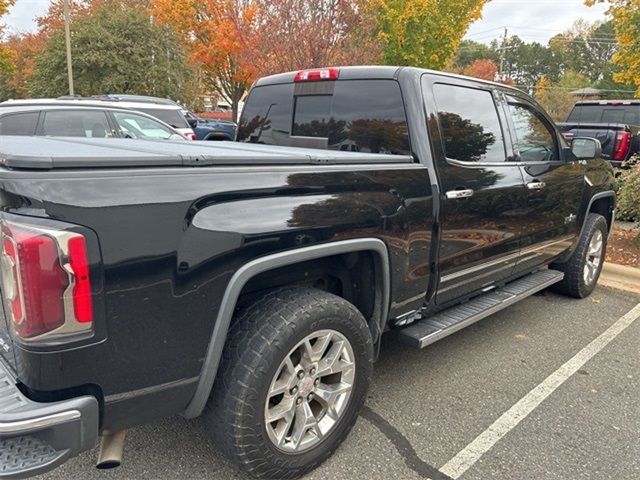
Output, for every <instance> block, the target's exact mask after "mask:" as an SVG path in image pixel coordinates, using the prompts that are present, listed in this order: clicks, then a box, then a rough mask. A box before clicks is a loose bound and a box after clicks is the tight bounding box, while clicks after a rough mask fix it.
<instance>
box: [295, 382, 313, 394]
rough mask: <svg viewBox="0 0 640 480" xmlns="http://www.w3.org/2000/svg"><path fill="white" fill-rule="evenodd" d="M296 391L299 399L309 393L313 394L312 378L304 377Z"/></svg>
mask: <svg viewBox="0 0 640 480" xmlns="http://www.w3.org/2000/svg"><path fill="white" fill-rule="evenodd" d="M298 391H299V392H300V396H301V397H306V396H307V395H309V394H310V393H311V392H313V378H311V377H305V378H303V379H302V381H301V382H300V386H299V387H298Z"/></svg>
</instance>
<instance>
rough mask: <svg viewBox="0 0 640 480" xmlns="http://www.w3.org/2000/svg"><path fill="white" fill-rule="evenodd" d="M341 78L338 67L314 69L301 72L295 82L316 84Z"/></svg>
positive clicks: (297, 74)
mask: <svg viewBox="0 0 640 480" xmlns="http://www.w3.org/2000/svg"><path fill="white" fill-rule="evenodd" d="M339 76H340V69H339V68H337V67H329V68H312V69H309V70H300V71H299V72H297V73H296V76H295V77H294V78H293V81H294V82H315V81H318V80H337V79H338V77H339Z"/></svg>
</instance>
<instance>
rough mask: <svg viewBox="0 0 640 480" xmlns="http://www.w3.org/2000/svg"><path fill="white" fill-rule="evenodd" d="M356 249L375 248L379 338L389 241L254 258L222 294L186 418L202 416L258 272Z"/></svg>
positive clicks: (358, 241)
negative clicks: (236, 319)
mask: <svg viewBox="0 0 640 480" xmlns="http://www.w3.org/2000/svg"><path fill="white" fill-rule="evenodd" d="M356 252H371V253H372V254H373V258H374V260H375V262H374V264H375V291H376V295H375V307H374V310H373V315H372V318H373V321H372V325H373V327H374V329H375V330H374V332H373V334H374V341H375V340H379V336H380V335H381V333H382V330H383V327H384V323H385V322H386V320H387V315H388V312H389V302H390V294H391V293H390V292H391V284H390V282H391V281H390V273H389V254H388V251H387V247H386V245H385V243H384V242H383V241H382V240H380V239H378V238H360V239H351V240H342V241H337V242H331V243H325V244H319V245H312V246H308V247H302V248H298V249H295V250H287V251H284V252H279V253H274V254H271V255H267V256H264V257H260V258H257V259H254V260H252V261H250V262H248V263H246V264H245V265H243V266H242V267H240V268H239V269H238V270H237V271H236V273H235V274H234V275H233V277H232V278H231V280H230V281H229V284H228V285H227V288H226V289H225V292H224V295H223V297H222V302H221V304H220V308H219V310H218V314H217V317H216V322H215V325H214V327H213V332H212V334H211V339H210V341H209V345H208V347H207V353H206V356H205V359H204V363H203V366H202V370H201V373H200V378H199V380H198V386H197V388H196V392H195V394H194V396H193V398H192V399H191V402H190V403H189V405H188V406H187V408H186V410H185V411H184V412H183V416H184V417H186V418H195V417H197V416H199V415H200V414H201V413H202V411H203V410H204V407H205V405H206V403H207V400H208V398H209V395H210V393H211V389H212V388H213V384H214V381H215V378H216V374H217V371H218V366H219V365H220V359H221V357H222V351H223V349H224V346H225V344H226V341H227V333H228V330H229V325H230V323H231V319H232V318H233V313H234V310H235V308H236V305H237V303H238V300H239V298H240V295H241V293H242V291H243V288H244V287H245V286H246V285H247V283H248V282H249V281H250V280H251V279H252V278H255V277H256V276H258V275H260V274H263V273H265V272H268V271H270V270H274V269H277V268H280V267H285V266H288V265H295V264H298V263H302V262H305V261H309V260H316V259H321V258H325V257H332V256H336V255H341V254H346V253H356Z"/></svg>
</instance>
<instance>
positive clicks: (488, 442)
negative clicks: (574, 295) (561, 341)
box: [440, 303, 640, 480]
mask: <svg viewBox="0 0 640 480" xmlns="http://www.w3.org/2000/svg"><path fill="white" fill-rule="evenodd" d="M638 318H640V303H639V304H638V305H636V306H635V307H634V308H632V309H631V310H630V311H629V312H628V313H627V314H626V315H624V316H623V317H621V318H620V319H618V320H617V321H616V323H614V324H613V325H611V326H610V327H609V328H607V329H606V330H605V331H604V332H603V333H602V334H601V335H600V336H598V337H597V338H596V339H595V340H593V341H592V342H591V343H590V344H589V345H587V346H586V347H584V348H583V349H582V350H580V351H579V352H578V353H577V354H576V355H575V356H574V357H572V358H571V359H570V360H569V361H567V362H566V363H565V364H564V365H562V366H561V367H560V368H558V369H557V370H556V371H555V372H553V373H552V374H551V375H549V376H548V377H547V378H546V379H545V380H544V381H543V382H542V383H541V384H539V385H538V386H537V387H535V388H534V389H533V390H531V391H530V392H529V393H527V394H526V395H525V396H524V397H522V399H520V400H519V401H518V403H516V404H515V405H514V406H512V407H511V408H510V409H509V410H507V411H506V412H505V413H503V414H502V416H501V417H500V418H498V419H497V420H496V421H495V422H493V424H491V426H490V427H489V428H487V429H486V430H485V431H484V432H482V433H481V434H480V435H478V436H477V437H476V438H475V440H473V441H472V442H471V443H470V444H469V445H467V446H466V447H465V448H464V449H463V450H462V451H460V452H459V453H458V454H457V455H456V456H455V457H453V458H452V459H451V460H449V461H448V462H447V463H446V464H445V465H444V466H443V467H442V468H440V471H441V472H442V473H444V474H445V475H448V476H449V477H451V478H452V479H454V480H455V479H457V478H460V476H461V475H462V474H463V473H464V472H466V471H467V470H468V469H469V468H470V467H471V466H473V464H474V463H476V462H477V461H478V460H479V459H480V457H482V455H484V454H485V453H487V451H488V450H489V449H490V448H491V447H493V446H494V445H495V444H496V443H497V442H498V441H499V440H500V439H501V438H502V437H504V436H505V435H506V434H507V433H509V431H511V429H513V428H514V427H515V426H516V425H518V424H519V423H520V422H521V421H522V420H524V419H525V418H526V417H527V415H529V414H530V413H531V412H532V411H533V410H535V408H536V407H537V406H538V405H540V403H542V402H543V401H544V399H545V398H547V397H548V396H549V395H551V394H552V393H553V392H554V390H555V389H556V388H558V387H559V386H560V385H562V384H563V383H564V382H565V381H566V380H567V379H568V378H569V377H570V376H571V375H573V374H574V373H576V372H577V371H578V370H579V369H580V368H581V367H582V366H583V365H584V364H585V363H587V362H588V361H589V360H590V359H591V358H592V357H593V356H594V355H595V354H597V353H598V352H599V351H600V350H602V349H603V348H604V347H606V346H607V345H608V344H609V342H611V340H613V339H614V338H616V337H617V336H618V335H619V334H620V333H621V332H622V331H623V330H624V329H625V328H627V327H628V326H629V325H631V324H632V323H633V322H634V321H635V320H637V319H638Z"/></svg>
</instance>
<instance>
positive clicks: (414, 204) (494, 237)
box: [0, 67, 615, 478]
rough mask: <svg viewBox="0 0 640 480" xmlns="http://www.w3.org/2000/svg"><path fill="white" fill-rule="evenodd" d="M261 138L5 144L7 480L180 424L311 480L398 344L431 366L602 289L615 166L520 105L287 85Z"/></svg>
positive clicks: (321, 83)
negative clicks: (525, 309) (166, 422)
mask: <svg viewBox="0 0 640 480" xmlns="http://www.w3.org/2000/svg"><path fill="white" fill-rule="evenodd" d="M238 139H239V140H241V141H243V142H245V143H240V142H219V143H218V142H216V143H211V142H188V143H185V142H166V143H162V144H159V143H157V142H145V141H143V140H131V139H100V138H95V139H91V138H44V137H9V136H7V137H2V138H0V202H1V210H0V222H1V243H2V251H1V262H0V269H1V274H2V275H1V282H2V283H1V290H2V302H3V312H4V318H2V319H0V478H12V477H26V476H29V475H35V474H38V473H42V472H44V471H47V470H50V469H52V468H54V467H56V466H57V465H60V464H61V463H62V462H64V461H66V460H67V459H69V458H70V457H72V456H74V455H77V454H78V453H80V452H82V451H85V450H88V449H90V448H92V447H93V446H94V445H95V443H96V442H97V441H98V439H99V438H100V439H101V443H102V445H101V451H100V454H99V458H98V466H100V467H111V466H115V465H118V464H119V463H120V461H121V456H122V448H123V443H124V432H125V431H126V429H129V428H131V427H134V426H136V425H140V424H142V423H144V422H149V421H151V420H154V419H157V418H159V417H163V416H168V415H173V414H178V413H181V414H182V415H184V416H185V417H187V418H194V417H199V416H202V417H203V420H204V422H205V424H206V426H207V428H208V429H209V431H210V432H211V435H212V436H213V438H214V439H215V443H216V444H217V445H219V446H220V448H221V449H222V450H223V451H224V452H226V453H227V454H228V455H229V456H230V457H231V458H232V459H234V460H235V461H236V462H237V463H238V464H239V465H241V466H242V467H243V468H244V469H246V470H247V471H248V472H250V473H251V474H253V475H255V476H257V477H263V478H265V477H268V478H280V477H287V478H292V477H297V476H299V475H301V474H303V473H304V472H307V471H309V470H310V469H312V468H314V467H315V466H317V465H318V464H319V463H320V462H322V461H323V460H324V459H325V458H327V457H328V456H329V455H330V454H331V452H332V451H333V450H335V448H337V446H338V445H339V444H340V442H341V441H342V440H343V439H344V438H345V436H346V435H347V433H348V431H349V429H350V428H351V426H352V425H353V423H354V421H355V419H356V416H357V414H358V411H359V409H360V407H361V406H362V404H363V402H364V399H365V396H366V392H367V388H368V386H369V382H370V378H371V373H372V368H373V363H374V361H375V359H376V358H377V353H378V351H379V347H380V342H381V336H382V335H383V333H385V332H389V333H391V334H393V335H395V336H397V338H398V340H400V341H403V342H406V343H407V344H408V345H411V346H414V347H416V348H422V347H425V346H427V345H429V344H431V343H433V342H435V341H436V340H438V339H440V338H443V337H445V336H446V335H449V334H451V333H453V332H455V331H457V330H459V329H461V328H463V327H465V326H467V325H470V324H472V323H473V322H476V321H478V320H480V319H482V318H484V317H486V316H487V315H490V314H491V313H493V312H496V311H498V310H500V309H502V308H505V307H507V306H509V305H511V304H513V303H514V302H517V301H519V300H521V299H523V298H525V297H527V296H529V295H531V294H533V293H535V292H537V291H540V290H542V289H544V288H546V287H549V286H553V287H554V288H556V289H557V290H558V291H561V292H564V293H566V294H568V295H571V296H573V297H578V298H582V297H585V296H587V295H589V294H590V293H591V291H592V290H593V289H594V287H595V285H596V282H597V279H598V275H599V273H600V269H601V267H602V263H603V259H604V254H605V249H606V243H607V237H608V231H609V230H610V226H611V222H612V220H613V214H614V206H615V196H614V192H613V186H612V178H613V177H612V169H611V167H610V165H609V164H608V163H607V162H605V161H603V160H601V159H600V158H599V156H600V152H599V144H598V142H597V141H595V140H592V139H574V140H573V145H572V148H571V149H570V148H568V146H567V144H566V143H565V140H564V139H563V137H562V135H561V134H560V132H559V131H558V130H557V129H556V127H555V126H554V124H553V122H552V121H551V120H550V119H549V117H548V116H547V115H546V114H545V113H544V111H542V110H541V109H540V107H539V106H538V105H537V104H536V103H535V102H534V101H533V100H532V99H531V98H530V97H528V96H527V95H525V94H524V93H522V92H520V91H518V90H516V89H513V88H510V87H508V86H504V85H499V84H494V83H489V82H484V81H480V80H475V79H470V78H465V77H460V76H455V75H450V74H444V73H438V72H433V71H428V70H422V69H417V68H408V67H407V68H398V67H344V68H330V69H319V70H306V71H301V72H292V73H285V74H281V75H276V76H273V77H269V78H264V79H261V80H260V81H258V82H257V83H256V85H255V86H254V87H253V89H252V92H251V93H250V96H249V98H248V102H247V104H246V107H245V109H244V113H243V116H242V121H241V123H240V131H239V138H238ZM252 142H253V143H252ZM407 401H411V399H410V398H409V399H407ZM177 448H179V447H177Z"/></svg>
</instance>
